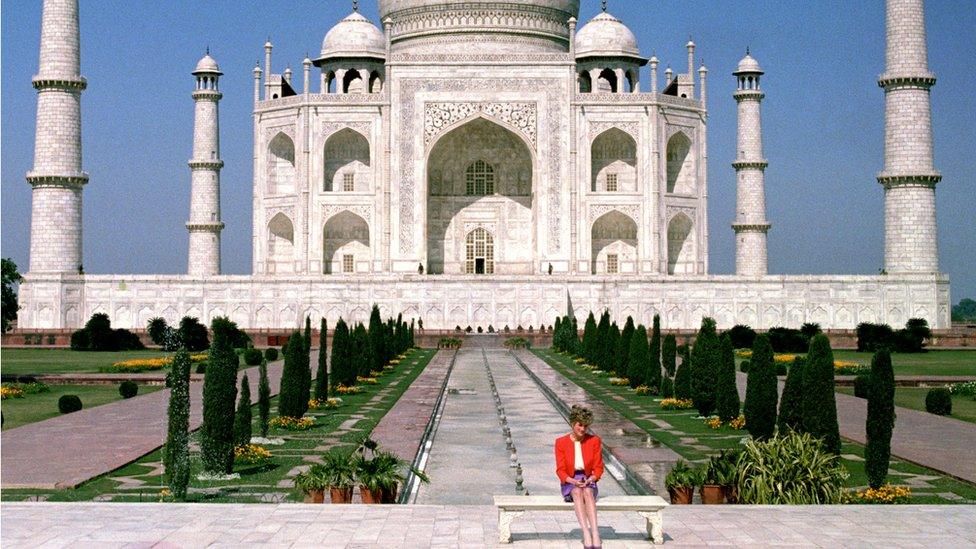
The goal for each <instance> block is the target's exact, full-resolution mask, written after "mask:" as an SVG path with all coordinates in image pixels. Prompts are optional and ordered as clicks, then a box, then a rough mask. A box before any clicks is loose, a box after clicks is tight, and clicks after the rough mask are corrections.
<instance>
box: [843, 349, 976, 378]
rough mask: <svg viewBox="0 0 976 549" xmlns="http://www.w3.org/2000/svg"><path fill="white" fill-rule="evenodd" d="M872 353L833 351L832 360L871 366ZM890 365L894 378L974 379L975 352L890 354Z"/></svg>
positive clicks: (975, 369) (975, 375)
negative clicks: (941, 377) (965, 377)
mask: <svg viewBox="0 0 976 549" xmlns="http://www.w3.org/2000/svg"><path fill="white" fill-rule="evenodd" d="M872 356H873V354H872V353H859V352H857V351H845V350H837V349H835V350H834V359H836V360H853V361H855V362H860V363H861V364H864V365H865V366H870V365H871V357H872ZM891 364H892V366H893V367H894V369H895V375H896V376H921V375H932V376H973V377H976V350H951V351H942V350H939V351H928V352H925V353H892V355H891Z"/></svg>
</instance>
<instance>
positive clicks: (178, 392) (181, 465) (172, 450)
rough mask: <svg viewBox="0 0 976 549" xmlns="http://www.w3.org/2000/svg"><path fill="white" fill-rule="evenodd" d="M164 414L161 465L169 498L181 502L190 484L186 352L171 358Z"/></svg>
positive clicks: (188, 371) (188, 356)
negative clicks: (166, 427) (170, 493)
mask: <svg viewBox="0 0 976 549" xmlns="http://www.w3.org/2000/svg"><path fill="white" fill-rule="evenodd" d="M168 415H169V429H168V431H167V435H166V447H165V448H164V450H165V451H164V454H163V464H164V465H165V467H166V477H167V478H169V488H170V491H172V492H173V497H174V498H176V500H178V501H183V500H185V499H186V486H187V484H188V483H189V482H190V450H189V445H190V353H188V352H187V350H186V349H184V348H182V347H181V348H180V350H179V351H177V352H176V356H174V357H173V373H172V375H171V376H170V393H169V410H168Z"/></svg>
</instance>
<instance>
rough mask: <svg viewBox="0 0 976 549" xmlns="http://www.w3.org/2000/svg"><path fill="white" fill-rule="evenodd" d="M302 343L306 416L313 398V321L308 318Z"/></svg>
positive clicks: (306, 318) (303, 409) (303, 398)
mask: <svg viewBox="0 0 976 549" xmlns="http://www.w3.org/2000/svg"><path fill="white" fill-rule="evenodd" d="M302 342H303V343H304V345H305V352H304V353H302V415H305V413H306V412H308V401H309V400H310V399H311V398H312V319H311V318H310V317H307V316H306V317H305V334H304V337H302Z"/></svg>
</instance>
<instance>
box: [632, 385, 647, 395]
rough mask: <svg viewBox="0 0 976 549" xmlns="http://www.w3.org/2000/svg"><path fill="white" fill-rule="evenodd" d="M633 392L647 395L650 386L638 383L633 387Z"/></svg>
mask: <svg viewBox="0 0 976 549" xmlns="http://www.w3.org/2000/svg"><path fill="white" fill-rule="evenodd" d="M634 392H635V393H637V394H638V395H649V394H651V388H650V387H648V386H647V385H638V386H637V387H635V388H634Z"/></svg>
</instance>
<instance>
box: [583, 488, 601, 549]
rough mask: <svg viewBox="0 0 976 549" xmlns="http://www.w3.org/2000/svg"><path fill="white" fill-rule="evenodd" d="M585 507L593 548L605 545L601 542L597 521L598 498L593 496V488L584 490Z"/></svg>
mask: <svg viewBox="0 0 976 549" xmlns="http://www.w3.org/2000/svg"><path fill="white" fill-rule="evenodd" d="M582 492H583V507H584V508H585V510H586V520H587V522H589V523H590V540H591V542H592V544H593V547H599V546H601V545H603V543H602V542H601V541H600V527H599V523H597V521H596V497H594V495H593V488H583V489H582Z"/></svg>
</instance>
